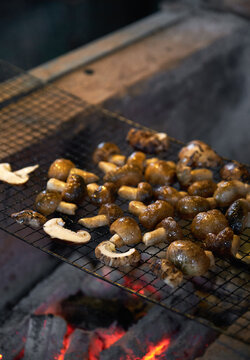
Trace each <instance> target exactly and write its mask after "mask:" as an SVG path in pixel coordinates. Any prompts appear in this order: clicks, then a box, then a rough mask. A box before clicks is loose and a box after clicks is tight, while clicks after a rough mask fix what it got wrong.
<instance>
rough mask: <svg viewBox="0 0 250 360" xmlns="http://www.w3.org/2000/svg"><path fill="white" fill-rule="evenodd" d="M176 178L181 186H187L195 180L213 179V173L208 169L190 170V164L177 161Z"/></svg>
mask: <svg viewBox="0 0 250 360" xmlns="http://www.w3.org/2000/svg"><path fill="white" fill-rule="evenodd" d="M176 175H177V179H178V181H179V183H180V185H181V186H182V187H187V186H189V185H191V184H192V183H193V182H195V181H201V180H211V181H212V180H213V173H212V171H211V170H209V169H195V170H192V168H191V167H190V166H187V165H185V164H182V163H181V162H179V163H178V164H177V166H176Z"/></svg>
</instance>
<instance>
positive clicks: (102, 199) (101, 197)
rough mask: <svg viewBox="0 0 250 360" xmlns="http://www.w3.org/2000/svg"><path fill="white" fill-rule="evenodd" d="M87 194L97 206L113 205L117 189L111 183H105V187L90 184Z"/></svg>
mask: <svg viewBox="0 0 250 360" xmlns="http://www.w3.org/2000/svg"><path fill="white" fill-rule="evenodd" d="M87 192H88V196H89V198H90V200H91V202H92V203H93V204H96V205H103V204H108V203H110V204H111V203H113V202H114V201H115V197H116V187H115V185H114V184H113V183H111V182H105V183H104V184H103V185H97V184H95V183H93V184H89V185H87Z"/></svg>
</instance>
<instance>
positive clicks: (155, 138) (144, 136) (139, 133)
mask: <svg viewBox="0 0 250 360" xmlns="http://www.w3.org/2000/svg"><path fill="white" fill-rule="evenodd" d="M126 140H127V141H128V142H129V144H130V145H131V146H132V147H134V148H135V149H137V150H140V151H143V152H145V153H149V154H150V153H159V152H161V151H166V150H167V149H168V148H169V139H168V136H167V134H165V133H153V132H151V131H148V130H139V129H135V128H133V129H130V130H129V132H128V135H127V138H126Z"/></svg>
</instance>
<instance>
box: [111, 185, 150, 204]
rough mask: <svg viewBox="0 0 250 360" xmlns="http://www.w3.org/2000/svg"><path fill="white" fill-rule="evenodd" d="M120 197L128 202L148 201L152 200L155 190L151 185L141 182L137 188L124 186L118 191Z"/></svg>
mask: <svg viewBox="0 0 250 360" xmlns="http://www.w3.org/2000/svg"><path fill="white" fill-rule="evenodd" d="M118 195H119V196H120V197H121V198H123V199H127V200H139V201H142V202H144V201H148V200H150V199H151V198H152V195H153V190H152V187H151V185H150V184H149V183H146V182H141V183H139V184H138V186H137V188H135V187H131V186H126V185H123V186H121V187H120V189H119V190H118Z"/></svg>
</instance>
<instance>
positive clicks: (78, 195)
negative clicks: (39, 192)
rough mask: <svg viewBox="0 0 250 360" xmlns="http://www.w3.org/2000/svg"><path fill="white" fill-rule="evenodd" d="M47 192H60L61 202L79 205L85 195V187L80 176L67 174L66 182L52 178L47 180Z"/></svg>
mask: <svg viewBox="0 0 250 360" xmlns="http://www.w3.org/2000/svg"><path fill="white" fill-rule="evenodd" d="M47 191H52V192H60V193H61V194H62V199H63V200H65V201H68V202H73V203H79V202H81V200H82V199H83V197H84V195H85V193H86V186H85V183H84V180H83V178H82V176H80V175H76V174H69V176H68V179H67V182H64V181H61V180H58V179H54V178H51V179H49V180H48V182H47Z"/></svg>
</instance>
